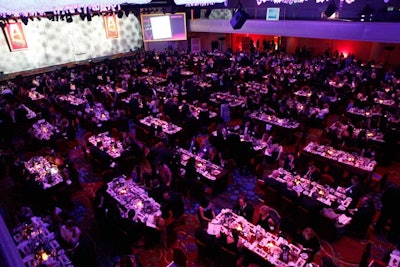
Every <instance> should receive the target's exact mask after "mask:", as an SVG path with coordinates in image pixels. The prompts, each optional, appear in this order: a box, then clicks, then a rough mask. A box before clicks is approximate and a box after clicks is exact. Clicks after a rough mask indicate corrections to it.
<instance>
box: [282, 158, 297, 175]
mask: <svg viewBox="0 0 400 267" xmlns="http://www.w3.org/2000/svg"><path fill="white" fill-rule="evenodd" d="M283 168H284V169H285V170H287V171H289V172H295V171H297V160H296V159H295V157H294V155H293V154H289V155H288V156H287V157H286V158H285V160H284V162H283Z"/></svg>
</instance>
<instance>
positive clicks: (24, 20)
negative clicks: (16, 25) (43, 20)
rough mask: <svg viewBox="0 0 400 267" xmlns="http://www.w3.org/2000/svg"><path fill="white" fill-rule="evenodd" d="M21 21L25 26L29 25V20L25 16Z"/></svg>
mask: <svg viewBox="0 0 400 267" xmlns="http://www.w3.org/2000/svg"><path fill="white" fill-rule="evenodd" d="M21 20H22V22H23V23H24V24H25V25H28V18H27V17H25V16H21Z"/></svg>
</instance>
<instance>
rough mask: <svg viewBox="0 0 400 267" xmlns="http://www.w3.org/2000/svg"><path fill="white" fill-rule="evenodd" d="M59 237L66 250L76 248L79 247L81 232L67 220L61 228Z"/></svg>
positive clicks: (72, 222) (73, 223)
mask: <svg viewBox="0 0 400 267" xmlns="http://www.w3.org/2000/svg"><path fill="white" fill-rule="evenodd" d="M60 235H61V238H62V239H63V240H64V241H65V244H66V246H67V247H68V248H76V247H77V246H78V245H79V238H80V237H81V230H80V229H79V227H78V226H77V225H76V223H75V222H74V221H73V220H68V221H66V222H65V224H63V225H62V226H61V228H60Z"/></svg>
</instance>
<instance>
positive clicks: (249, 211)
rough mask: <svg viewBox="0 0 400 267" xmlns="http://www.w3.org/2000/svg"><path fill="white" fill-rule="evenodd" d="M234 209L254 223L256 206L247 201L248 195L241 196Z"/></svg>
mask: <svg viewBox="0 0 400 267" xmlns="http://www.w3.org/2000/svg"><path fill="white" fill-rule="evenodd" d="M232 210H233V212H234V213H236V214H237V215H239V216H242V217H243V218H245V219H246V220H247V221H248V222H250V223H253V214H254V208H253V206H252V205H251V204H250V203H248V202H247V197H246V196H241V197H239V199H238V202H237V203H236V204H235V206H233V208H232Z"/></svg>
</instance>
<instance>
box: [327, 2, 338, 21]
mask: <svg viewBox="0 0 400 267" xmlns="http://www.w3.org/2000/svg"><path fill="white" fill-rule="evenodd" d="M336 10H337V6H336V4H335V1H334V0H331V1H330V2H329V4H328V7H327V8H326V10H325V16H326V17H327V18H329V17H330V16H332V15H333V14H334V13H335V12H336Z"/></svg>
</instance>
